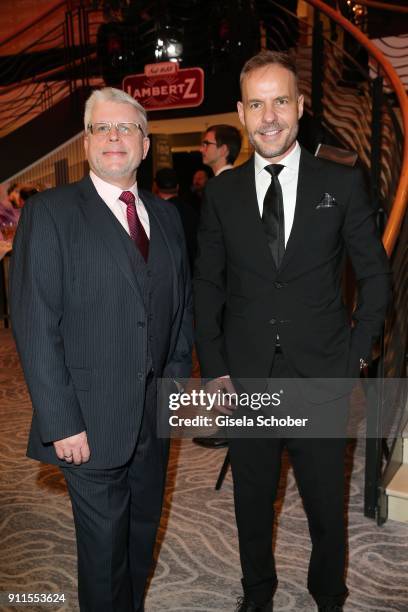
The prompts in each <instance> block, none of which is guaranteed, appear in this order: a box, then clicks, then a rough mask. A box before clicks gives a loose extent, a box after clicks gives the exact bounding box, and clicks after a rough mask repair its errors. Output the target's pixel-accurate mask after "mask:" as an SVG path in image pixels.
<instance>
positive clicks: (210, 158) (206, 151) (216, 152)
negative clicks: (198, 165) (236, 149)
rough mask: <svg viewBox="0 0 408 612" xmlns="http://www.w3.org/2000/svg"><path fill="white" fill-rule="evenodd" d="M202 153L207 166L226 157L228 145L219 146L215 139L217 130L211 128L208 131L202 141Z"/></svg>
mask: <svg viewBox="0 0 408 612" xmlns="http://www.w3.org/2000/svg"><path fill="white" fill-rule="evenodd" d="M200 151H201V155H202V156H203V164H205V165H206V166H214V165H215V164H217V163H218V162H219V161H220V160H221V159H225V157H226V155H227V147H226V145H221V146H220V147H218V146H217V143H216V140H215V132H213V131H212V130H210V131H209V132H206V133H205V135H204V138H203V140H202V141H201V148H200Z"/></svg>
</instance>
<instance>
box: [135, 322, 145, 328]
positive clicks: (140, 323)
mask: <svg viewBox="0 0 408 612" xmlns="http://www.w3.org/2000/svg"><path fill="white" fill-rule="evenodd" d="M137 326H138V327H144V326H145V322H144V321H138V322H137Z"/></svg>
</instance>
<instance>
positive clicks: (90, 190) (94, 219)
mask: <svg viewBox="0 0 408 612" xmlns="http://www.w3.org/2000/svg"><path fill="white" fill-rule="evenodd" d="M78 186H79V189H80V192H81V195H82V210H83V213H84V215H85V218H86V220H87V221H88V223H89V225H90V227H91V229H92V231H94V232H95V233H96V234H98V236H99V237H100V238H101V239H102V241H103V242H104V244H105V246H106V248H107V249H108V250H109V252H110V253H111V255H112V258H113V259H114V260H115V262H116V263H117V265H118V267H119V268H120V270H121V271H122V273H123V274H124V276H125V277H126V278H127V280H128V282H129V284H130V285H131V287H132V289H133V290H134V291H135V292H136V293H137V294H138V296H139V297H140V300H141V302H142V303H143V297H142V292H141V289H140V286H139V283H138V281H137V278H136V275H135V273H134V269H133V266H132V263H131V260H130V258H129V255H128V254H127V252H126V246H125V243H124V240H123V238H125V239H126V236H124V237H123V236H121V230H123V228H122V227H121V226H120V223H119V221H118V220H117V219H116V217H115V215H114V214H113V213H112V212H111V211H110V210H109V208H108V206H107V205H106V204H105V202H104V201H103V200H102V199H101V198H100V197H99V195H98V192H97V191H96V189H95V187H94V186H93V183H92V181H91V179H90V178H89V177H86V178H84V179H83V180H82V181H80V183H79V184H78Z"/></svg>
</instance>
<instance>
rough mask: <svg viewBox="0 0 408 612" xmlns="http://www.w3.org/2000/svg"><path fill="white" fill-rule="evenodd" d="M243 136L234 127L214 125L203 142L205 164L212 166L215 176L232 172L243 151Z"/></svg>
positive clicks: (205, 135) (202, 151)
mask: <svg viewBox="0 0 408 612" xmlns="http://www.w3.org/2000/svg"><path fill="white" fill-rule="evenodd" d="M241 142H242V138H241V134H240V131H239V130H238V129H237V128H236V127H234V126H233V125H225V124H222V123H220V124H218V125H212V126H210V127H209V128H208V130H207V131H206V133H205V134H204V138H203V140H202V141H201V155H202V156H203V164H205V165H206V166H210V168H211V170H212V171H213V172H214V176H218V175H219V174H221V173H222V172H224V170H231V168H232V167H233V164H234V162H235V160H236V159H237V157H238V155H239V152H240V150H241Z"/></svg>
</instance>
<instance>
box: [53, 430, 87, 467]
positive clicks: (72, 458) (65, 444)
mask: <svg viewBox="0 0 408 612" xmlns="http://www.w3.org/2000/svg"><path fill="white" fill-rule="evenodd" d="M53 444H54V448H55V452H56V454H57V457H58V459H61V460H62V461H66V462H67V463H72V462H74V463H75V465H81V463H86V462H87V461H89V457H90V455H91V451H90V450H89V446H88V438H87V435H86V431H81V433H79V434H75V435H74V436H69V438H64V439H63V440H57V441H56V442H53Z"/></svg>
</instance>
